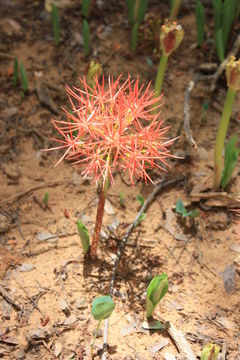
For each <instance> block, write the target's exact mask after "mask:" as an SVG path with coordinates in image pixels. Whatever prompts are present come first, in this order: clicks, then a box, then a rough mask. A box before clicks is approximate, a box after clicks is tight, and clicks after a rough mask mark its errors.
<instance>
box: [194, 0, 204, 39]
mask: <svg viewBox="0 0 240 360" xmlns="http://www.w3.org/2000/svg"><path fill="white" fill-rule="evenodd" d="M195 14H196V23H197V45H198V46H201V45H202V43H203V40H204V23H205V10H204V7H203V4H202V3H201V1H198V2H197V5H196V10H195Z"/></svg>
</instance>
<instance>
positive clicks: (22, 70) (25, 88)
mask: <svg viewBox="0 0 240 360" xmlns="http://www.w3.org/2000/svg"><path fill="white" fill-rule="evenodd" d="M19 70H20V76H21V85H22V90H23V94H25V93H27V92H28V77H27V73H26V70H25V68H24V66H23V63H22V62H21V63H20V65H19Z"/></svg>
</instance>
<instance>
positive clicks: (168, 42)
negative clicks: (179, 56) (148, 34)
mask: <svg viewBox="0 0 240 360" xmlns="http://www.w3.org/2000/svg"><path fill="white" fill-rule="evenodd" d="M183 35H184V30H183V28H182V26H181V25H179V24H177V22H176V21H173V22H170V21H168V22H167V23H166V24H164V25H162V26H161V34H160V43H161V49H162V51H163V54H164V55H166V56H169V55H171V53H172V52H173V51H174V50H176V49H177V47H178V46H179V44H180V43H181V41H182V39H183Z"/></svg>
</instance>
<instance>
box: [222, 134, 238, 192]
mask: <svg viewBox="0 0 240 360" xmlns="http://www.w3.org/2000/svg"><path fill="white" fill-rule="evenodd" d="M237 142H238V136H237V135H233V136H232V137H231V138H230V140H229V141H228V143H227V145H226V146H225V157H224V169H223V174H222V181H221V188H222V189H223V190H224V189H225V187H226V186H227V184H228V183H229V181H230V179H231V176H232V174H233V171H234V169H235V167H236V165H237V161H238V156H239V154H240V148H237V147H236V144H237Z"/></svg>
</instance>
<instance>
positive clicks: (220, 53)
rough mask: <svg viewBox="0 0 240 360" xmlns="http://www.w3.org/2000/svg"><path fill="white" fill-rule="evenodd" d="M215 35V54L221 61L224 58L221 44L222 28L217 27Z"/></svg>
mask: <svg viewBox="0 0 240 360" xmlns="http://www.w3.org/2000/svg"><path fill="white" fill-rule="evenodd" d="M215 36H216V39H215V41H216V48H217V54H218V58H219V60H220V61H221V62H223V60H224V53H225V52H224V45H223V30H222V28H220V29H218V31H217V33H216V34H215Z"/></svg>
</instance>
